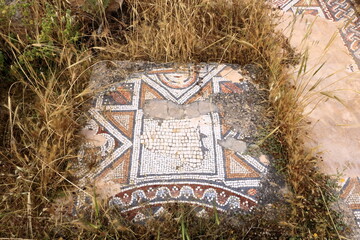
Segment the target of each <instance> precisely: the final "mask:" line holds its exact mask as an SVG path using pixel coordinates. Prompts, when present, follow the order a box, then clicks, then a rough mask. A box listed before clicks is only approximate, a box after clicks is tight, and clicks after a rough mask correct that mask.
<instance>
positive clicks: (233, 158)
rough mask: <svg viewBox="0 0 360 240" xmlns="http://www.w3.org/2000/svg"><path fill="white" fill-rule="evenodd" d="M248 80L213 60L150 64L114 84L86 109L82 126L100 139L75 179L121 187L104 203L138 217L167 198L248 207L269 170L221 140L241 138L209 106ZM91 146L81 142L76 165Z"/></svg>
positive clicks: (223, 208) (239, 89) (82, 161)
mask: <svg viewBox="0 0 360 240" xmlns="http://www.w3.org/2000/svg"><path fill="white" fill-rule="evenodd" d="M250 85H252V83H251V82H250V78H248V77H244V76H242V74H241V69H240V68H239V67H238V66H233V65H219V64H203V65H200V66H194V65H189V66H185V67H182V68H180V69H179V68H176V69H175V68H153V69H151V70H148V71H144V72H138V73H134V74H132V75H130V76H129V77H128V78H127V79H126V81H123V82H119V83H116V84H115V85H114V86H112V87H110V88H109V89H108V90H107V91H105V92H103V93H101V94H100V95H99V96H98V97H96V99H95V101H94V106H93V107H92V108H91V109H90V110H89V114H90V117H91V119H92V120H91V121H89V124H88V126H86V127H87V128H88V129H91V130H92V131H96V133H97V134H98V135H101V136H103V137H104V139H105V140H104V144H103V145H102V146H101V147H100V148H101V151H100V153H99V155H101V160H100V161H99V162H98V164H97V165H96V167H95V168H94V169H92V170H91V171H85V170H83V171H82V172H81V171H80V173H79V177H80V183H81V184H84V185H86V183H87V182H92V181H99V180H101V181H107V182H109V181H110V182H114V183H118V184H120V185H116V186H120V187H118V190H117V191H118V193H117V194H115V195H114V196H112V197H111V199H110V201H109V203H110V204H111V205H115V206H118V207H120V208H121V211H122V212H123V213H128V214H130V215H132V217H136V218H138V219H139V221H140V220H141V219H143V218H144V216H142V215H141V214H140V213H139V212H138V211H137V210H138V209H141V208H143V207H144V206H154V207H155V206H159V205H161V204H163V203H172V202H184V203H191V204H196V205H199V206H205V207H209V208H213V206H216V207H217V208H218V209H219V211H227V210H236V209H240V210H250V209H252V208H253V207H254V206H255V205H256V204H257V195H258V192H259V188H260V182H261V179H262V178H263V177H264V175H265V174H266V172H267V167H266V165H265V164H263V163H262V162H261V161H260V160H259V159H258V158H257V157H254V156H250V155H247V154H245V153H244V152H236V151H234V150H232V149H228V148H225V147H223V146H221V145H220V144H219V141H222V140H225V139H227V138H228V137H235V140H236V139H242V137H241V136H242V135H241V134H240V133H239V132H238V130H235V129H232V127H231V125H229V124H227V123H225V122H224V119H223V117H222V114H221V111H219V110H218V109H217V108H216V106H215V105H214V104H213V103H211V98H212V96H214V95H216V94H238V95H239V94H244V93H246V92H247V91H250V90H249V89H253V88H255V87H254V86H252V87H249V86H250ZM236 141H237V140H236ZM91 147H92V146H90V145H89V146H84V150H83V151H82V154H80V158H79V166H80V168H81V166H84V165H86V159H85V157H84V156H85V155H86V149H88V148H91ZM82 169H84V168H82ZM80 201H81V197H79V200H78V204H80ZM133 212H134V213H133ZM138 213H139V214H138Z"/></svg>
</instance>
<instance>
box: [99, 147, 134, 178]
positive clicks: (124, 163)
mask: <svg viewBox="0 0 360 240" xmlns="http://www.w3.org/2000/svg"><path fill="white" fill-rule="evenodd" d="M130 157H131V150H130V149H128V150H126V152H125V153H123V154H122V155H121V156H120V157H119V158H118V159H117V160H115V161H114V163H113V164H112V165H111V167H109V168H107V169H105V171H104V172H102V173H101V174H100V176H99V178H101V179H103V180H105V181H108V180H111V181H113V182H116V183H127V182H128V176H129V166H130Z"/></svg>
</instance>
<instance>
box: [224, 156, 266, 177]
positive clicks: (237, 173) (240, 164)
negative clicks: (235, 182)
mask: <svg viewBox="0 0 360 240" xmlns="http://www.w3.org/2000/svg"><path fill="white" fill-rule="evenodd" d="M224 153H225V164H226V176H227V178H258V177H260V174H259V173H258V172H257V171H255V169H254V168H253V167H252V166H251V165H249V164H248V163H247V162H246V161H245V160H243V159H241V158H240V157H239V156H237V155H236V154H235V152H234V151H230V150H225V151H224Z"/></svg>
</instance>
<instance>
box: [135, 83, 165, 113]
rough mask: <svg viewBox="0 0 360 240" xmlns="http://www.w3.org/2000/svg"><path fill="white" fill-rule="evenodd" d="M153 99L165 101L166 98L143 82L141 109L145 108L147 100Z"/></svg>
mask: <svg viewBox="0 0 360 240" xmlns="http://www.w3.org/2000/svg"><path fill="white" fill-rule="evenodd" d="M151 99H164V97H163V96H162V95H161V94H160V93H159V92H157V91H156V90H155V89H153V88H152V87H150V86H149V85H148V84H146V83H144V82H143V83H142V84H141V94H140V108H142V107H143V106H144V104H145V101H146V100H151Z"/></svg>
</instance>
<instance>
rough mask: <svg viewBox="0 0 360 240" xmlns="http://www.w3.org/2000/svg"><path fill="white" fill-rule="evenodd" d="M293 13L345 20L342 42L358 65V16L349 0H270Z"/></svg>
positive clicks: (359, 48)
mask: <svg viewBox="0 0 360 240" xmlns="http://www.w3.org/2000/svg"><path fill="white" fill-rule="evenodd" d="M270 2H272V3H273V4H274V5H275V6H277V7H279V8H281V9H282V10H284V11H292V12H293V13H294V14H299V13H300V14H301V13H305V14H312V15H316V16H320V17H323V18H326V19H329V20H331V21H341V20H344V21H346V24H344V26H343V27H342V28H341V29H340V35H341V37H342V39H343V41H344V44H345V45H346V47H347V48H348V50H349V52H350V53H351V54H352V56H353V58H354V60H355V62H356V64H357V65H358V66H359V67H360V16H359V13H357V12H356V9H355V7H354V4H353V3H352V1H351V0H270Z"/></svg>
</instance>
